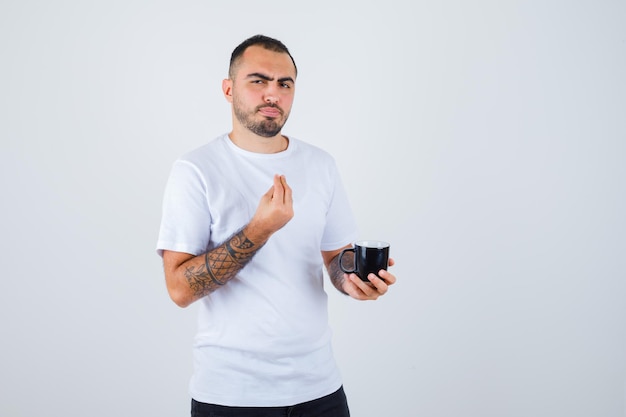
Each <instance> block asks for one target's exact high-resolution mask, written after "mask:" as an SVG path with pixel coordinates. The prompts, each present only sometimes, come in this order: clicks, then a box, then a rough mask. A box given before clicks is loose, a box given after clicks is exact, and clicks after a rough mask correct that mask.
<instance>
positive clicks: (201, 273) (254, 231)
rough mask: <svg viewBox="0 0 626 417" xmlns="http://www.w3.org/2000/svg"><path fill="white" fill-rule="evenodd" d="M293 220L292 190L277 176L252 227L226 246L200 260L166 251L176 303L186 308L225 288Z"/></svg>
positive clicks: (169, 282)
mask: <svg viewBox="0 0 626 417" xmlns="http://www.w3.org/2000/svg"><path fill="white" fill-rule="evenodd" d="M292 217H293V200H292V193H291V188H290V187H289V185H287V181H286V179H285V177H284V176H278V175H276V176H275V177H274V184H273V185H272V187H271V188H270V189H269V191H268V192H267V193H265V194H264V195H263V197H261V201H260V202H259V206H258V207H257V210H256V213H255V214H254V216H253V217H252V220H250V223H248V225H247V226H245V227H244V228H243V229H241V230H240V231H238V232H237V233H235V234H234V235H233V236H231V237H230V238H229V239H228V240H226V242H224V243H222V244H221V245H219V246H218V247H216V248H214V249H212V250H210V251H208V252H207V253H203V254H201V255H198V256H194V255H192V254H189V253H182V252H174V251H163V268H164V270H165V281H166V283H167V290H168V292H169V294H170V297H171V298H172V300H173V301H174V302H175V303H176V304H177V305H179V306H181V307H186V306H188V305H189V304H191V303H193V302H194V301H196V300H198V299H200V298H202V297H204V296H206V295H208V294H210V293H211V292H213V291H215V290H217V289H218V288H220V287H221V286H223V285H225V284H226V283H227V282H228V281H229V280H231V279H232V278H234V277H235V276H236V275H237V273H238V272H239V271H240V270H241V269H242V268H243V267H244V266H245V265H246V264H247V263H248V262H249V261H250V259H252V257H253V256H254V255H255V254H256V253H257V251H258V250H259V249H261V247H262V246H263V245H264V244H265V242H267V240H268V239H269V238H270V236H271V235H272V234H274V232H276V231H277V230H279V229H280V228H282V227H283V226H284V225H285V224H287V222H289V220H291V218H292Z"/></svg>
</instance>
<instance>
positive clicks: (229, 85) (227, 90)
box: [222, 78, 233, 103]
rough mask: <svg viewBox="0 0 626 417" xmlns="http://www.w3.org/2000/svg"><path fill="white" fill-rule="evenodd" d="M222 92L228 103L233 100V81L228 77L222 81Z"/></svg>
mask: <svg viewBox="0 0 626 417" xmlns="http://www.w3.org/2000/svg"><path fill="white" fill-rule="evenodd" d="M222 92H223V93H224V97H226V100H228V102H229V103H232V102H233V81H232V80H231V79H229V78H227V79H225V80H223V81H222Z"/></svg>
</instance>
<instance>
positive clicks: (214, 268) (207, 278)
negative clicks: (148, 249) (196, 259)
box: [185, 230, 263, 297]
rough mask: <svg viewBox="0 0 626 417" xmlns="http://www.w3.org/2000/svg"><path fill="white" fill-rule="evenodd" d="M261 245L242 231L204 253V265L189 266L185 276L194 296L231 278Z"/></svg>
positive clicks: (204, 292) (199, 295)
mask: <svg viewBox="0 0 626 417" xmlns="http://www.w3.org/2000/svg"><path fill="white" fill-rule="evenodd" d="M261 246H263V245H256V244H254V242H252V241H251V240H250V239H248V238H247V237H246V235H245V234H244V233H243V230H242V231H239V232H237V233H235V234H234V235H233V236H232V237H231V238H230V239H228V240H227V241H226V242H224V243H223V244H221V245H220V246H218V247H216V248H215V249H213V250H210V251H209V252H207V253H206V254H205V255H204V265H199V266H189V267H187V268H186V269H185V278H186V279H187V282H188V283H189V288H191V291H192V292H193V294H194V295H195V296H198V297H204V296H205V295H207V294H209V293H211V292H213V291H215V290H216V289H218V288H219V287H221V286H222V285H224V284H226V283H227V282H228V281H229V280H231V279H232V278H233V277H234V276H235V275H237V273H238V272H239V271H241V269H242V268H243V267H244V266H245V265H246V264H247V263H248V262H249V261H250V259H252V257H253V256H254V254H255V253H256V252H257V251H258V250H259V249H261Z"/></svg>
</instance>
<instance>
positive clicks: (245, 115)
mask: <svg viewBox="0 0 626 417" xmlns="http://www.w3.org/2000/svg"><path fill="white" fill-rule="evenodd" d="M263 107H274V108H276V109H278V110H279V111H280V114H281V117H280V118H273V117H272V118H269V117H265V118H263V120H255V117H257V112H258V111H259V109H261V108H263ZM233 110H234V112H235V117H237V120H239V123H241V124H242V125H243V126H244V127H245V128H246V129H248V130H250V131H251V132H252V133H255V134H257V135H259V136H261V137H264V138H271V137H273V136H276V135H277V134H279V133H280V131H281V130H282V128H283V126H284V125H285V123H286V122H287V118H288V117H289V114H287V115H285V113H284V111H283V109H281V108H280V107H278V106H276V105H272V104H264V105H262V106H257V107H255V108H254V110H253V111H251V112H247V111H246V110H245V109H244V108H243V106H241V104H240V103H239V101H238V100H237V99H234V100H233Z"/></svg>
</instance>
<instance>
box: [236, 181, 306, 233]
mask: <svg viewBox="0 0 626 417" xmlns="http://www.w3.org/2000/svg"><path fill="white" fill-rule="evenodd" d="M293 215H294V213H293V198H292V191H291V187H289V185H288V184H287V179H286V178H285V176H284V175H274V184H272V187H270V189H269V190H268V191H267V192H266V193H265V194H263V196H262V197H261V201H260V202H259V205H258V207H257V209H256V212H255V213H254V216H253V217H252V220H250V223H249V224H248V226H247V227H246V235H247V236H248V239H250V240H252V241H253V242H258V241H259V240H260V241H263V242H264V241H266V240H267V239H269V237H270V236H271V235H272V234H274V233H275V232H276V231H278V230H279V229H281V228H282V227H283V226H284V225H286V224H287V223H288V222H289V220H291V219H292V218H293ZM255 239H256V240H255Z"/></svg>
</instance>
